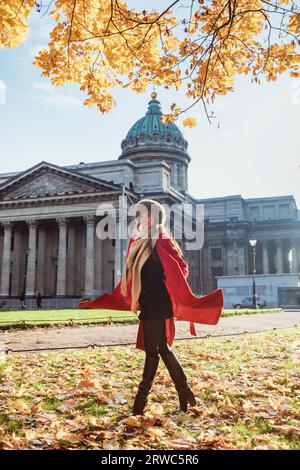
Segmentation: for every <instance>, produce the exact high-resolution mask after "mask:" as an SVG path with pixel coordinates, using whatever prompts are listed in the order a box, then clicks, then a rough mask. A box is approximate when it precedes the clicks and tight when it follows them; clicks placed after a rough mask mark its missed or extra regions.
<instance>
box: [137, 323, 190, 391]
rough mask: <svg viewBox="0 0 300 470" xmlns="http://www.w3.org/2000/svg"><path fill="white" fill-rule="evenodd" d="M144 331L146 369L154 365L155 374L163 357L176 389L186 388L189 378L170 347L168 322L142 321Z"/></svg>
mask: <svg viewBox="0 0 300 470" xmlns="http://www.w3.org/2000/svg"><path fill="white" fill-rule="evenodd" d="M142 321H143V331H144V349H145V354H146V356H145V369H147V364H148V363H152V364H153V363H154V364H155V366H154V370H153V374H155V369H156V368H157V366H158V362H159V356H161V358H162V360H163V362H164V364H165V366H166V368H167V369H168V371H169V373H170V376H171V378H172V380H173V381H174V383H175V386H176V389H177V390H179V388H180V387H182V386H185V384H186V382H187V377H186V375H185V373H184V370H183V368H182V366H181V364H180V362H179V360H178V358H177V356H176V354H175V353H174V352H173V351H172V349H171V348H170V347H169V345H168V342H167V338H166V320H165V319H161V320H142Z"/></svg>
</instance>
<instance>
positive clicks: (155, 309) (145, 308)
mask: <svg viewBox="0 0 300 470" xmlns="http://www.w3.org/2000/svg"><path fill="white" fill-rule="evenodd" d="M163 280H164V270H163V267H162V264H161V262H160V259H159V257H158V255H157V252H156V249H155V247H154V249H153V251H152V254H151V255H150V256H149V257H148V258H147V260H146V261H145V263H144V264H143V267H142V270H141V293H140V296H139V303H140V307H141V312H140V314H139V319H140V320H160V319H162V318H169V317H171V316H172V315H173V311H172V304H171V299H170V296H169V293H168V291H167V288H166V286H165V284H164V282H163Z"/></svg>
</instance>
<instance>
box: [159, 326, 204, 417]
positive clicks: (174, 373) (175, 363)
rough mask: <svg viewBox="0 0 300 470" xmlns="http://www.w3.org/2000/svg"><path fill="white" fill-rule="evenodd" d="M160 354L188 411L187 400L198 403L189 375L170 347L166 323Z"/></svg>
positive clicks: (160, 344)
mask: <svg viewBox="0 0 300 470" xmlns="http://www.w3.org/2000/svg"><path fill="white" fill-rule="evenodd" d="M158 351H159V354H160V356H161V358H162V360H163V362H164V364H165V366H166V368H167V369H168V372H169V374H170V377H171V379H172V380H173V382H174V385H175V388H176V391H177V393H178V396H179V403H180V407H181V409H182V410H183V411H187V402H188V401H189V403H190V404H191V405H193V406H195V405H196V400H195V397H194V395H193V392H192V390H191V389H190V387H189V385H188V383H187V376H186V375H185V373H184V370H183V368H182V366H181V364H180V362H179V360H178V358H177V356H176V354H175V353H174V352H173V351H172V349H170V347H169V345H168V342H167V338H166V324H165V320H164V325H163V326H162V329H161V336H160V339H159V345H158Z"/></svg>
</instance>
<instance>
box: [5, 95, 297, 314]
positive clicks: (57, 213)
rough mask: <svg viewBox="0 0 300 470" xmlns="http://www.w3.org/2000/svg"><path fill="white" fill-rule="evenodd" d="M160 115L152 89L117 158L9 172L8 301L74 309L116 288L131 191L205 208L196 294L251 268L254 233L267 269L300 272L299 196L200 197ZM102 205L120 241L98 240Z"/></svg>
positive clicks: (183, 151)
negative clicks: (42, 301)
mask: <svg viewBox="0 0 300 470" xmlns="http://www.w3.org/2000/svg"><path fill="white" fill-rule="evenodd" d="M161 116H162V112H161V109H160V103H159V101H158V100H157V95H156V93H152V95H151V100H150V102H149V107H148V111H147V113H146V115H145V116H144V117H143V118H141V119H140V120H139V121H138V122H137V123H135V124H134V125H133V126H132V128H131V129H130V130H129V132H128V134H127V136H126V138H125V139H124V140H123V141H122V143H121V149H122V152H121V155H120V156H119V157H118V159H116V160H112V161H103V162H94V163H84V162H80V163H79V164H77V165H68V166H58V165H54V164H52V163H48V162H45V161H42V162H40V163H38V164H37V165H34V166H33V167H31V168H28V169H27V170H25V171H22V172H14V173H3V174H0V226H1V232H0V272H1V276H0V296H1V297H0V298H2V299H6V300H7V301H8V302H10V300H13V299H18V297H19V296H20V293H21V292H23V291H25V293H26V296H27V297H28V298H30V297H33V296H35V295H36V293H37V292H41V293H42V295H43V296H44V297H48V298H50V299H65V300H66V301H67V300H68V299H69V301H70V305H72V304H71V300H72V299H73V300H74V299H75V300H76V302H77V300H78V299H79V298H82V297H85V296H86V297H91V296H97V295H99V294H101V293H102V292H104V291H108V290H111V289H112V288H113V287H114V286H115V285H116V283H117V282H118V280H119V278H120V275H121V272H122V266H123V263H124V245H123V242H122V241H121V240H120V238H119V236H118V234H119V233H120V232H119V224H120V220H121V219H120V217H121V207H120V201H124V197H126V199H128V200H129V202H130V203H132V202H137V201H138V200H139V199H140V198H141V197H151V198H153V199H157V200H158V201H160V202H161V203H165V204H168V205H172V204H179V205H180V204H186V203H189V204H190V205H191V207H192V208H193V209H192V212H193V213H194V210H195V209H196V208H197V206H198V207H199V206H200V205H201V206H202V207H204V217H205V219H204V244H203V246H202V248H201V249H200V250H190V251H189V250H185V243H184V241H183V242H181V244H182V247H183V249H184V255H185V258H186V260H187V262H188V263H189V268H190V274H189V283H190V286H191V288H192V290H193V291H194V292H195V293H196V294H200V293H202V294H204V293H207V292H210V291H211V290H213V289H215V288H216V287H217V278H216V276H226V275H229V276H230V275H244V274H249V273H251V272H252V257H251V250H250V248H249V239H251V238H255V239H257V240H258V242H257V272H258V273H262V274H268V273H270V274H276V273H289V272H291V273H294V272H299V269H300V217H299V211H298V209H297V207H296V203H295V200H294V198H293V196H283V197H269V198H255V199H244V198H242V197H241V196H240V195H236V196H228V197H219V198H210V199H197V198H195V197H193V196H192V195H191V194H190V193H189V192H188V167H189V163H190V161H191V158H190V156H189V155H188V153H187V147H188V144H187V142H186V140H185V139H184V137H183V135H182V133H181V131H180V130H179V129H178V127H177V126H176V125H175V124H173V123H172V124H168V125H166V124H163V123H162V120H161ZM124 194H125V196H124ZM102 204H107V205H109V206H110V207H113V208H114V209H115V211H116V213H117V218H116V221H115V222H116V223H115V237H114V238H113V239H109V238H107V239H100V238H99V237H98V236H97V228H96V227H97V224H98V222H99V221H101V220H102V219H103V217H104V216H105V215H107V214H104V213H101V211H100V212H99V210H97V209H98V208H99V205H102ZM192 217H193V216H192ZM174 224H175V222H174V223H173V226H172V228H173V229H174V228H175V225H174ZM125 244H126V242H125ZM65 305H66V304H65Z"/></svg>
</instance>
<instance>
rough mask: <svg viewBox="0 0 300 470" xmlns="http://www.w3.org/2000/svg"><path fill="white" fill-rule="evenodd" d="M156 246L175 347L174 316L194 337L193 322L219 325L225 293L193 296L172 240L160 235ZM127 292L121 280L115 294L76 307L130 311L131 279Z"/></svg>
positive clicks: (141, 341) (140, 332)
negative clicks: (171, 313) (166, 293)
mask: <svg viewBox="0 0 300 470" xmlns="http://www.w3.org/2000/svg"><path fill="white" fill-rule="evenodd" d="M133 240H134V238H131V239H130V241H129V244H128V248H127V253H126V258H127V256H128V252H129V249H130V245H131V243H132V241H133ZM155 246H156V251H157V254H158V256H159V259H160V261H161V264H162V266H163V269H164V274H165V279H164V283H165V286H166V288H167V290H168V293H169V295H170V299H171V303H172V307H173V316H172V317H170V318H166V320H165V321H166V337H167V342H168V344H169V346H172V344H173V340H174V337H175V322H174V317H177V318H180V319H181V320H186V321H189V322H190V332H191V334H192V335H193V336H197V333H196V329H195V325H194V322H195V323H202V324H207V325H216V324H217V323H218V321H219V318H220V316H221V314H222V312H223V308H224V298H223V291H222V289H220V288H218V289H216V290H214V291H212V292H210V293H209V294H206V295H204V296H202V297H198V296H196V295H194V294H193V292H192V291H191V288H190V286H189V284H188V282H187V280H186V278H187V276H188V265H187V263H186V262H185V261H184V259H183V258H182V257H181V256H180V254H179V253H178V252H177V250H176V248H175V247H174V245H173V243H172V241H171V239H170V238H169V237H165V236H162V235H160V236H159V238H158V239H157V241H156V245H155ZM127 292H128V295H127V297H123V295H122V294H121V281H119V283H118V284H117V285H116V287H115V289H114V290H113V291H112V292H105V293H104V294H102V295H101V296H100V297H97V298H96V299H94V300H90V301H82V302H80V303H79V304H78V306H77V308H101V309H108V310H126V311H131V278H130V279H129V281H128V285H127ZM136 348H138V349H142V350H144V335H143V322H142V321H141V320H139V328H138V334H137V339H136Z"/></svg>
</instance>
